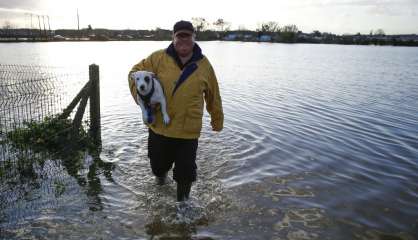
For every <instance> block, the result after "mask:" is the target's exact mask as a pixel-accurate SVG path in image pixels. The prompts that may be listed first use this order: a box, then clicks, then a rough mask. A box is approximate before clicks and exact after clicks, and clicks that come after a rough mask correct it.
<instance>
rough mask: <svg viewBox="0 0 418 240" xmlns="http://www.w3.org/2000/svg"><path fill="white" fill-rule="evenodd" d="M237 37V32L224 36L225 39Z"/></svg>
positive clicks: (230, 39) (232, 39) (229, 39)
mask: <svg viewBox="0 0 418 240" xmlns="http://www.w3.org/2000/svg"><path fill="white" fill-rule="evenodd" d="M236 39H237V34H235V33H229V34H228V35H226V36H225V37H224V40H225V41H234V40H236Z"/></svg>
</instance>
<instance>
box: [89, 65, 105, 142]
mask: <svg viewBox="0 0 418 240" xmlns="http://www.w3.org/2000/svg"><path fill="white" fill-rule="evenodd" d="M89 77H90V84H91V85H90V136H91V137H92V138H93V140H94V142H95V143H96V144H100V143H101V141H102V140H101V130H100V129H101V127H100V124H101V123H100V79H99V66H98V65H96V64H91V65H90V66H89Z"/></svg>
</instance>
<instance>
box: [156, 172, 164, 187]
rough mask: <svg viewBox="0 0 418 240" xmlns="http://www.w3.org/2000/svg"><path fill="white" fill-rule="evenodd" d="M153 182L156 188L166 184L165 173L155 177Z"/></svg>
mask: <svg viewBox="0 0 418 240" xmlns="http://www.w3.org/2000/svg"><path fill="white" fill-rule="evenodd" d="M155 182H156V184H157V185H158V186H162V185H164V184H166V183H167V173H166V174H164V175H163V176H161V177H158V176H155Z"/></svg>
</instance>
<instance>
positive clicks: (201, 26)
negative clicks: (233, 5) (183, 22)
mask: <svg viewBox="0 0 418 240" xmlns="http://www.w3.org/2000/svg"><path fill="white" fill-rule="evenodd" d="M192 23H193V26H194V27H195V28H196V32H201V31H204V30H206V28H207V27H208V25H209V23H208V22H207V21H206V19H205V18H202V17H192Z"/></svg>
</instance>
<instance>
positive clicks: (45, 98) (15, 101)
mask: <svg viewBox="0 0 418 240" xmlns="http://www.w3.org/2000/svg"><path fill="white" fill-rule="evenodd" d="M92 66H93V65H91V66H90V71H89V72H88V71H87V67H86V69H85V70H86V71H74V70H73V69H68V68H63V67H47V66H23V65H4V64H0V229H1V228H2V227H4V226H8V227H10V226H12V225H13V222H14V219H15V220H17V219H20V218H21V217H22V216H29V215H31V214H32V213H31V212H33V211H34V210H35V209H43V208H48V206H44V204H45V203H44V202H42V201H43V200H42V201H41V202H39V203H36V201H35V202H34V203H33V204H23V205H22V204H21V203H19V202H20V201H24V199H25V196H26V195H27V194H28V193H29V192H32V193H33V192H38V191H39V193H40V194H42V195H44V196H50V197H46V198H42V199H48V201H52V200H54V199H55V198H54V196H55V197H56V196H58V195H61V194H64V190H63V188H67V190H66V191H67V192H68V187H70V186H72V184H71V182H72V181H73V180H72V179H75V180H76V182H77V183H78V184H79V185H80V186H85V185H86V183H87V182H89V181H91V180H89V179H87V178H88V176H83V174H80V172H83V171H85V169H86V168H87V167H86V164H90V165H100V168H106V169H108V168H110V166H108V165H106V164H103V162H101V161H100V159H99V158H98V155H94V154H93V155H91V154H89V153H87V152H85V151H77V150H76V151H74V149H72V148H71V145H72V144H67V142H64V144H63V145H64V147H63V148H59V149H53V150H51V151H47V152H39V151H36V150H34V149H32V148H31V147H30V146H28V147H26V146H25V147H23V148H20V147H16V146H15V145H13V144H12V143H11V141H9V134H10V133H14V132H16V131H20V129H24V128H25V127H26V126H27V125H25V123H28V122H33V121H34V122H42V121H44V120H45V118H46V117H55V118H59V117H62V116H63V115H64V118H67V114H68V119H69V121H71V125H70V129H61V131H71V130H74V128H75V126H79V125H78V124H80V123H81V124H82V125H84V128H86V129H87V127H89V125H90V124H89V123H90V122H91V119H90V115H91V113H92V114H93V115H95V119H96V120H95V121H93V122H96V127H97V125H99V127H100V101H99V99H100V95H99V92H98V91H99V86H98V66H96V65H94V66H96V71H93V73H94V74H92V71H91V70H92ZM94 66H93V67H94ZM95 78H97V83H96V87H94V85H95V84H94V82H95V81H91V80H92V79H95ZM92 86H93V87H92ZM80 89H81V91H80ZM93 95H95V96H93ZM77 99H79V100H77ZM76 100H77V101H76ZM87 101H89V102H90V104H87ZM91 103H94V104H96V105H97V106H98V110H97V109H96V111H91V110H92V109H91V108H90V106H96V105H91ZM70 106H71V107H70ZM76 106H78V108H76ZM75 109H76V110H75ZM73 110H74V111H73ZM97 111H98V112H99V113H97ZM64 113H65V114H64ZM72 119H78V120H79V121H72ZM99 133H100V131H99ZM54 134H57V132H52V133H51V134H48V133H46V136H47V138H54V137H55V136H54ZM70 141H72V142H74V141H81V140H80V139H69V140H68V142H70ZM100 168H99V167H97V168H96V167H95V168H94V169H100ZM83 169H84V170H83ZM89 172H90V170H89ZM91 174H92V175H91V176H93V177H94V176H96V174H95V173H91ZM87 187H89V184H87ZM93 197H95V196H93ZM48 204H51V206H52V205H54V203H51V202H50V203H48ZM35 205H36V207H33V206H35ZM95 207H100V206H96V205H95Z"/></svg>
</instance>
